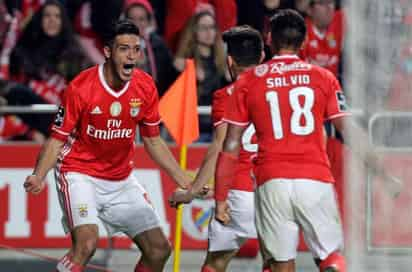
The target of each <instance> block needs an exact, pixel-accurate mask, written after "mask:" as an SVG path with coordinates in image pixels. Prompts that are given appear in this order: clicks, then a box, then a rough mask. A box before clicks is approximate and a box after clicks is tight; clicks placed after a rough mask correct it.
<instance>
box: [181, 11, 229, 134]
mask: <svg viewBox="0 0 412 272" xmlns="http://www.w3.org/2000/svg"><path fill="white" fill-rule="evenodd" d="M187 58H194V60H195V64H196V75H197V92H198V104H199V105H203V106H204V105H207V106H210V105H211V104H212V93H213V91H214V90H217V89H220V88H221V87H223V86H224V85H226V83H227V81H228V80H229V75H228V72H227V69H226V61H225V51H224V45H223V41H222V37H221V34H220V31H219V30H218V29H217V25H216V20H215V17H214V14H213V13H211V12H210V11H201V12H199V13H197V14H195V15H194V16H193V17H192V18H190V20H189V21H188V23H187V25H186V27H185V29H184V31H183V32H182V36H181V39H180V42H179V46H178V50H177V53H176V56H175V60H174V66H175V68H176V69H177V70H178V71H183V69H184V68H185V59H187ZM199 120H200V134H201V136H200V141H208V140H210V137H211V127H212V125H211V120H210V118H209V117H208V116H200V118H199Z"/></svg>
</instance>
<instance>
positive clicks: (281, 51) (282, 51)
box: [275, 48, 298, 56]
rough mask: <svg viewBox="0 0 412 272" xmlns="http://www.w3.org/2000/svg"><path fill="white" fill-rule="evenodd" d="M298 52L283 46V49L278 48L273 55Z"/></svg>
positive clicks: (295, 53)
mask: <svg viewBox="0 0 412 272" xmlns="http://www.w3.org/2000/svg"><path fill="white" fill-rule="evenodd" d="M297 54H298V53H297V52H296V50H295V49H290V48H285V49H280V50H279V51H278V52H277V53H276V54H275V56H282V55H297Z"/></svg>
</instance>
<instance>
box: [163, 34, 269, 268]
mask: <svg viewBox="0 0 412 272" xmlns="http://www.w3.org/2000/svg"><path fill="white" fill-rule="evenodd" d="M223 40H224V41H225V43H226V44H227V49H228V57H227V58H228V64H229V66H230V68H231V69H230V70H231V73H232V76H233V77H237V76H238V75H239V74H240V73H242V72H243V71H245V70H247V69H251V68H252V67H254V66H256V65H257V64H259V63H260V62H261V61H262V59H263V58H264V53H263V41H262V38H261V35H260V34H259V32H258V31H256V30H254V29H253V28H251V27H249V26H239V27H233V28H231V29H230V30H228V31H226V32H224V33H223ZM232 92H233V85H229V86H227V87H225V88H223V89H220V90H217V91H215V92H214V95H213V104H212V119H213V126H214V138H213V141H212V143H211V145H210V146H209V148H208V151H207V153H206V156H205V158H204V160H203V163H202V166H201V167H200V170H199V173H198V175H197V176H196V179H195V181H194V183H193V186H192V188H191V189H190V190H188V191H183V192H182V191H180V192H176V193H174V195H172V197H171V198H170V201H171V202H172V203H173V204H174V205H175V204H178V203H189V202H190V201H192V199H193V198H194V197H196V195H199V193H201V192H202V188H204V186H205V185H206V184H207V182H208V180H210V179H211V178H212V177H213V174H214V172H215V167H216V160H217V156H218V154H219V152H220V151H221V149H222V144H223V140H224V139H225V136H226V129H227V124H226V123H224V122H223V114H224V112H225V110H226V103H227V100H228V98H229V97H230V95H231V94H232ZM254 133H255V129H254V127H253V125H251V126H250V127H248V129H247V130H246V131H245V132H244V133H243V136H242V139H243V141H242V142H243V146H242V149H241V151H240V158H239V160H238V162H237V166H236V173H235V174H234V175H233V176H232V179H233V182H232V184H231V187H230V188H229V189H230V191H229V192H227V193H224V194H222V193H221V192H220V191H216V194H215V199H216V208H215V217H214V218H212V219H211V221H210V223H209V232H208V241H209V247H208V252H207V256H206V260H205V263H204V265H203V267H202V271H203V272H222V271H226V267H227V265H228V264H229V262H230V260H231V259H232V258H233V257H234V256H235V255H236V253H237V252H238V250H239V248H240V247H241V246H242V244H243V243H244V242H245V241H246V240H247V239H248V238H256V229H255V224H254V196H253V189H254V188H253V187H254V186H253V181H252V178H251V170H252V162H251V158H252V156H254V155H255V154H256V151H257V145H256V144H255V143H252V139H254V138H253V136H254ZM229 210H230V211H229ZM229 217H230V222H229Z"/></svg>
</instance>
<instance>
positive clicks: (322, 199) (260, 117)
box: [215, 10, 400, 272]
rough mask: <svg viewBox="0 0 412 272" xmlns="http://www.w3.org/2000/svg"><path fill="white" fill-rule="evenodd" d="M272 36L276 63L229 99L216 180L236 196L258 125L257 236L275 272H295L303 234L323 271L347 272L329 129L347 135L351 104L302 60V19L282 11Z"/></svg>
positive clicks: (246, 78)
mask: <svg viewBox="0 0 412 272" xmlns="http://www.w3.org/2000/svg"><path fill="white" fill-rule="evenodd" d="M271 33H272V37H273V39H272V45H273V50H274V53H275V56H274V57H273V59H272V60H270V61H268V62H267V63H264V64H261V65H259V66H257V67H255V68H254V69H251V70H249V71H246V72H245V73H243V74H241V75H240V76H239V78H238V80H237V81H236V82H235V91H234V92H233V94H232V96H231V97H230V98H229V102H228V105H227V108H226V111H225V114H224V120H225V121H226V122H228V123H229V126H228V130H227V133H226V139H225V141H224V143H223V151H222V152H220V154H219V156H218V161H217V166H216V167H217V168H216V174H215V178H216V186H221V187H222V188H220V189H219V188H216V189H215V190H216V191H219V190H227V188H230V184H231V182H232V181H233V178H232V177H233V176H234V174H235V171H236V170H235V169H236V168H237V162H238V154H239V149H240V146H241V138H242V135H243V132H244V131H245V128H247V127H248V126H249V125H250V124H251V123H252V124H253V125H254V126H255V129H256V136H257V143H258V146H259V148H258V155H257V159H256V162H255V169H254V172H255V175H256V180H257V186H258V187H257V189H256V190H255V198H256V202H255V204H256V215H255V216H256V217H255V220H256V228H257V232H258V236H259V237H260V241H261V246H262V247H263V250H265V252H267V253H268V254H269V255H270V257H271V261H270V266H271V270H272V271H276V272H289V271H294V270H295V266H294V259H295V257H296V249H297V245H298V241H299V229H302V230H303V233H304V238H305V240H306V243H307V245H308V247H309V249H310V251H311V252H312V254H313V255H314V257H315V259H317V261H318V264H319V269H320V271H323V272H325V271H328V272H329V271H339V272H342V271H345V269H346V268H345V259H344V257H343V256H342V255H341V253H340V250H341V248H342V246H343V234H342V228H341V223H340V219H339V213H338V208H337V204H336V199H335V192H334V188H333V177H332V174H331V172H330V167H329V162H328V158H327V155H326V153H325V145H324V135H323V122H324V120H325V119H331V120H332V123H333V124H334V125H335V126H336V127H337V128H338V129H339V130H340V131H342V132H343V133H345V132H346V127H345V130H344V129H343V120H344V119H345V118H343V117H345V116H347V115H348V112H347V111H346V105H345V99H344V98H345V97H344V95H343V93H342V92H341V87H340V86H339V83H338V81H337V79H336V78H335V76H334V75H333V74H332V73H331V72H329V71H327V70H326V69H324V68H321V67H318V66H316V65H311V64H308V63H306V62H304V61H302V60H300V59H299V58H298V57H297V55H296V54H297V53H298V51H299V48H300V47H301V45H302V42H303V40H304V38H305V35H306V27H305V22H304V19H303V18H302V17H301V16H300V15H299V14H298V13H297V12H296V11H293V10H282V11H279V12H278V13H277V14H276V15H275V16H274V17H273V18H272V21H271ZM275 37H276V38H275ZM348 125H349V126H350V129H351V130H352V131H353V132H354V133H356V134H357V135H360V136H359V137H357V142H356V143H355V144H357V146H354V152H357V153H358V154H359V156H361V158H362V159H363V160H364V161H365V162H367V164H368V166H370V167H371V168H372V169H374V170H375V171H376V172H377V174H379V175H381V176H382V177H384V178H385V180H386V181H388V183H387V184H388V185H391V186H389V188H392V189H393V190H394V191H395V192H398V191H399V190H400V184H398V183H397V180H396V179H394V178H392V177H391V176H389V175H388V174H387V173H386V171H384V170H383V168H381V167H380V166H381V163H380V160H379V159H378V158H377V156H376V155H375V153H373V152H372V149H371V148H370V146H369V144H368V141H367V140H366V139H367V138H366V136H365V135H363V131H362V130H361V129H360V128H358V127H356V126H355V125H354V124H352V123H350V122H348ZM361 136H362V137H361Z"/></svg>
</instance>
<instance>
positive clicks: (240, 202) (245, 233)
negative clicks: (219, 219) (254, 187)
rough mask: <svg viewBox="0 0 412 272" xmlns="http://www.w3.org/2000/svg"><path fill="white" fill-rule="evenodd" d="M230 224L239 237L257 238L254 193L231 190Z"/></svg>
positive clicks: (229, 196) (229, 199)
mask: <svg viewBox="0 0 412 272" xmlns="http://www.w3.org/2000/svg"><path fill="white" fill-rule="evenodd" d="M227 201H228V203H229V207H230V219H231V220H230V224H229V227H231V228H232V229H233V230H234V231H235V233H236V234H237V236H239V237H246V238H257V233H256V226H255V196H254V193H253V192H247V191H241V190H230V191H229V195H228V200H227Z"/></svg>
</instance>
